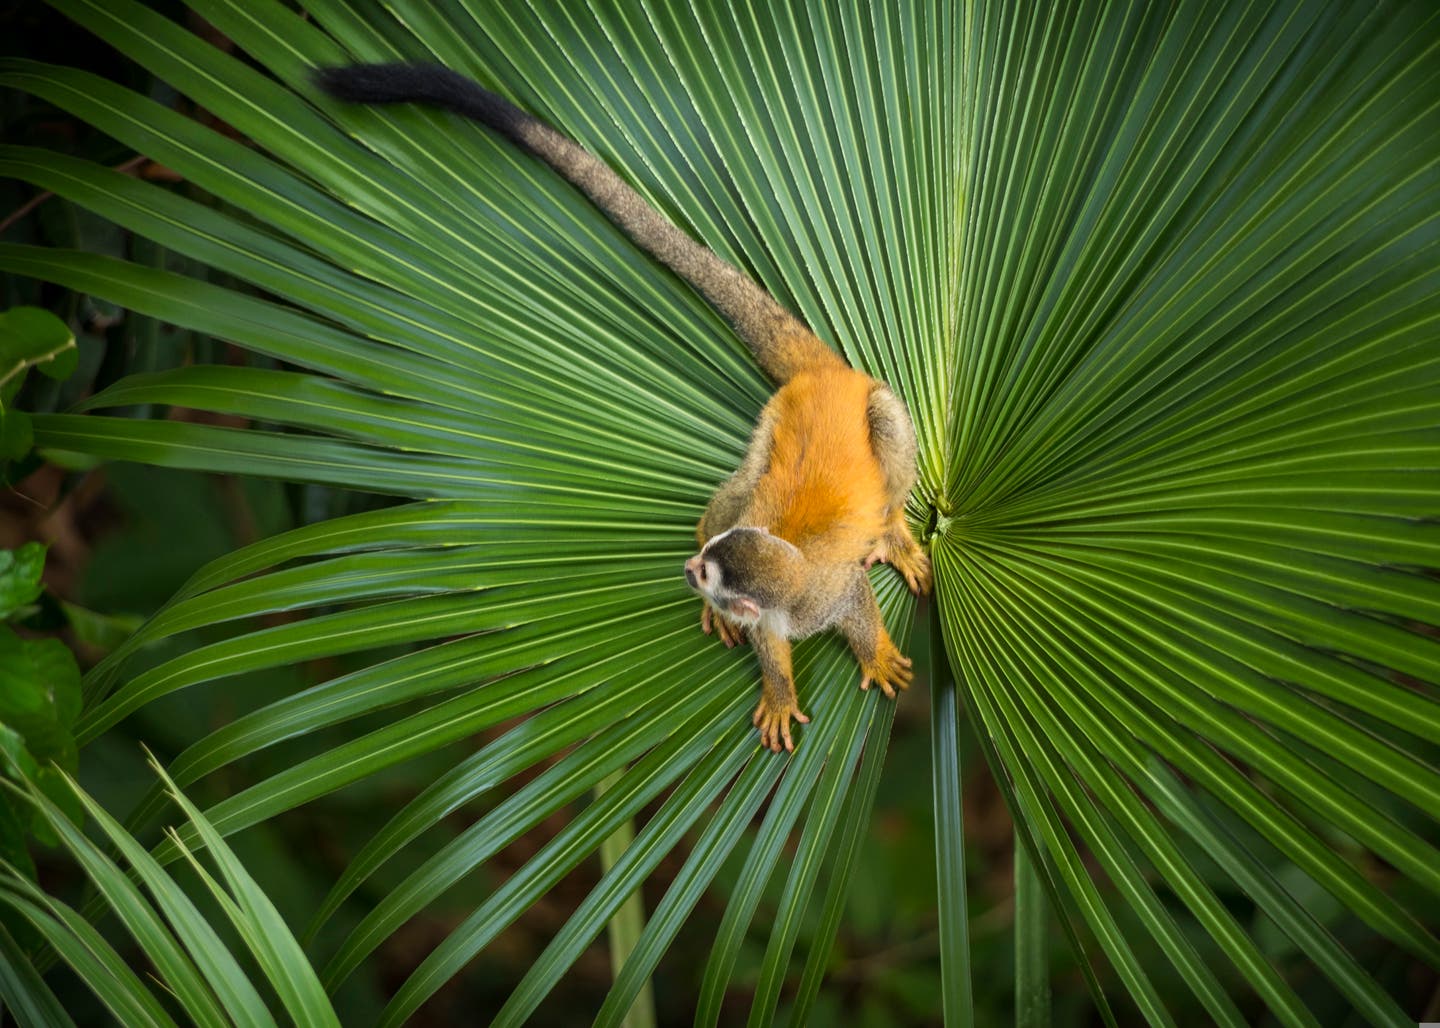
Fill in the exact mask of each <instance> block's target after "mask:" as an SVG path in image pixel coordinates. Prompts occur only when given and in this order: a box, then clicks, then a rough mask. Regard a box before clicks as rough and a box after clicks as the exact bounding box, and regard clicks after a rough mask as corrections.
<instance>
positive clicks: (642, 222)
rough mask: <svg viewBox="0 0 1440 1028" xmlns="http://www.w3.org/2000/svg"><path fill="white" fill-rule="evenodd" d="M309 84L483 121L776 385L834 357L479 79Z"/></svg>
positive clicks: (366, 77)
mask: <svg viewBox="0 0 1440 1028" xmlns="http://www.w3.org/2000/svg"><path fill="white" fill-rule="evenodd" d="M315 82H316V84H317V85H318V86H319V87H320V88H321V89H323V90H324V91H325V92H327V93H329V94H330V95H331V96H333V97H335V98H336V99H339V100H347V101H350V102H351V103H363V104H393V103H424V104H431V105H433V106H436V107H441V108H444V109H445V110H449V111H454V112H455V113H456V114H462V115H464V116H466V117H468V118H474V119H475V120H476V121H479V122H482V123H483V124H485V125H488V126H490V127H491V128H493V129H494V130H495V131H497V132H499V133H500V134H501V135H503V136H505V137H507V138H508V139H510V140H512V141H514V142H515V143H517V144H518V145H519V146H520V147H521V148H522V149H525V150H528V151H529V152H530V153H532V154H534V155H535V156H536V157H539V158H540V159H541V160H542V161H544V162H545V163H546V164H548V165H550V166H551V167H552V168H554V169H555V170H556V171H558V172H559V173H560V174H561V175H563V176H564V177H565V178H567V179H568V180H569V181H570V182H571V183H573V184H574V185H575V187H576V188H578V189H579V190H580V191H581V192H582V193H584V194H585V195H586V196H587V197H589V198H590V200H591V201H592V202H593V203H594V204H595V206H596V207H598V208H600V210H601V211H603V212H604V213H605V215H606V216H607V217H609V218H610V220H611V221H613V222H614V223H615V224H616V225H618V226H619V227H620V228H621V229H622V230H623V231H624V232H625V234H626V235H628V236H629V237H630V238H631V239H633V240H634V241H635V242H636V244H637V245H639V246H640V247H641V248H642V249H644V250H646V251H648V252H650V253H651V254H654V255H655V257H657V258H658V259H659V260H660V261H661V262H662V263H663V264H665V265H666V266H667V267H669V268H670V269H671V270H672V271H674V272H675V273H676V274H677V275H679V276H680V277H681V278H683V279H684V280H685V281H687V282H689V283H690V284H691V285H692V286H694V287H695V288H696V289H697V290H699V292H700V294H701V295H702V296H704V297H705V299H706V300H708V301H709V302H710V303H711V305H712V306H714V307H715V309H716V310H717V311H719V312H720V313H721V314H722V315H724V317H725V318H726V319H727V320H728V321H729V322H730V323H731V324H732V325H733V326H735V330H736V332H738V333H739V334H740V337H741V338H742V339H744V340H745V342H746V343H747V344H748V345H749V347H750V349H751V351H752V352H753V353H754V354H755V359H756V360H757V361H759V362H760V366H761V367H762V368H764V369H765V371H766V372H767V373H768V374H769V375H770V376H771V377H772V378H774V379H775V380H776V381H777V382H782V383H783V382H786V381H788V380H789V379H790V378H791V377H792V376H794V375H795V374H796V373H797V372H799V371H802V370H804V369H805V368H809V367H815V366H826V365H828V366H835V365H838V364H842V362H841V360H840V358H839V356H837V355H836V353H835V352H834V351H833V350H831V349H830V348H829V347H827V346H826V345H825V344H824V343H822V342H821V341H820V340H819V339H818V338H816V337H815V335H814V333H812V332H811V331H810V330H809V329H807V328H806V327H805V326H804V325H803V324H801V323H800V321H799V320H798V319H797V318H795V316H794V315H792V314H791V313H790V312H789V311H787V310H786V309H785V308H784V307H782V306H780V304H779V303H777V302H776V301H775V299H774V298H773V297H772V296H771V295H770V294H769V293H767V292H766V291H765V290H764V289H762V288H761V287H760V285H759V284H758V283H756V282H755V281H754V280H753V279H751V278H750V277H749V276H748V275H746V274H744V273H743V272H741V271H740V270H738V269H737V268H735V267H734V266H732V265H730V264H728V263H726V262H725V261H723V260H721V259H720V258H719V257H717V256H716V255H715V254H714V253H713V252H711V251H710V250H709V249H707V248H706V247H704V246H702V245H700V244H699V243H697V242H696V241H695V240H694V239H691V238H690V236H688V235H686V234H685V232H684V231H683V230H681V229H680V228H679V227H677V226H676V225H675V224H674V223H673V222H671V221H670V220H669V219H668V218H666V217H665V215H663V214H661V213H660V212H659V211H657V210H656V209H655V208H654V207H652V206H650V204H649V203H647V202H646V201H645V198H644V197H642V196H641V195H640V194H639V193H637V192H635V190H634V189H632V188H631V187H630V186H629V185H627V184H626V183H625V181H624V180H623V179H622V178H621V177H620V176H619V175H617V174H615V172H614V171H613V170H612V169H611V168H610V166H609V165H607V164H606V163H605V162H604V161H602V160H600V159H599V158H597V157H595V156H594V155H593V154H591V153H590V152H589V151H588V150H586V149H584V148H583V147H582V146H580V144H579V143H577V142H575V141H574V140H573V139H570V138H569V137H568V136H564V135H562V134H561V133H559V132H557V131H556V130H555V129H553V128H551V127H550V126H549V125H547V124H545V123H544V122H543V121H541V120H540V119H539V118H536V117H534V116H533V115H530V114H526V113H525V112H524V111H522V110H521V109H520V108H518V107H516V106H515V105H514V104H512V103H510V101H508V100H506V99H504V98H503V97H500V96H497V95H496V94H494V93H492V92H490V91H489V90H488V89H485V88H484V87H482V86H481V85H480V84H479V83H477V82H474V81H472V80H471V79H468V78H466V77H465V76H464V75H461V74H459V73H458V72H455V71H451V70H450V69H449V68H445V67H442V66H440V65H436V64H403V63H402V64H357V65H352V66H349V67H338V68H320V69H317V70H316V73H315Z"/></svg>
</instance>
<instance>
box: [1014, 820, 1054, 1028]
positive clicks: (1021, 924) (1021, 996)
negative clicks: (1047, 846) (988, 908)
mask: <svg viewBox="0 0 1440 1028" xmlns="http://www.w3.org/2000/svg"><path fill="white" fill-rule="evenodd" d="M1014 876H1015V1025H1016V1028H1045V1026H1046V1025H1048V1024H1049V1023H1050V938H1049V923H1050V919H1049V916H1048V915H1049V910H1048V907H1047V906H1046V902H1045V889H1044V886H1043V885H1041V883H1040V875H1039V873H1038V872H1037V871H1036V869H1035V865H1034V864H1033V863H1031V861H1030V851H1029V850H1027V849H1026V848H1025V842H1024V840H1023V839H1021V838H1020V835H1019V833H1018V832H1017V833H1016V835H1015V870H1014Z"/></svg>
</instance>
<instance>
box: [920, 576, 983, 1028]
mask: <svg viewBox="0 0 1440 1028" xmlns="http://www.w3.org/2000/svg"><path fill="white" fill-rule="evenodd" d="M930 697H931V700H930V702H931V722H930V724H931V728H930V732H931V735H930V742H931V752H932V754H933V760H934V763H933V767H934V790H935V796H934V798H935V874H936V891H937V900H938V904H937V905H938V907H939V910H940V987H941V994H942V996H943V1002H944V1011H945V1023H946V1024H947V1025H955V1026H958V1028H966V1026H969V1025H973V1024H974V1023H975V990H974V988H973V986H972V984H971V974H970V913H969V900H968V897H967V896H966V893H965V828H964V821H963V818H962V814H961V809H960V748H959V733H958V729H959V720H958V717H959V715H958V711H957V709H956V702H955V676H954V674H953V673H952V671H951V668H950V664H949V662H948V661H947V659H946V656H945V641H944V638H943V637H942V636H941V634H940V607H939V603H938V602H936V600H935V599H934V598H932V600H931V603H930Z"/></svg>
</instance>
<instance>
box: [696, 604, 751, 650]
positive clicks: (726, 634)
mask: <svg viewBox="0 0 1440 1028" xmlns="http://www.w3.org/2000/svg"><path fill="white" fill-rule="evenodd" d="M700 630H701V631H702V632H704V633H705V634H706V635H710V634H711V633H712V632H714V633H715V634H717V635H719V636H720V641H721V642H723V643H724V644H725V645H726V646H728V647H730V648H732V649H733V648H734V647H735V646H738V645H739V644H740V643H743V642H744V641H745V629H743V628H741V627H740V626H739V625H737V624H733V623H732V622H730V621H727V620H726V619H725V616H724V615H722V614H720V613H719V612H718V611H716V610H715V608H714V607H712V606H710V603H709V601H708V600H707V601H706V603H705V608H704V609H703V610H702V611H701V612H700Z"/></svg>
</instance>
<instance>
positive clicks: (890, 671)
mask: <svg viewBox="0 0 1440 1028" xmlns="http://www.w3.org/2000/svg"><path fill="white" fill-rule="evenodd" d="M840 631H842V632H844V633H845V638H846V639H847V640H849V643H850V650H851V652H853V653H854V654H855V659H856V660H857V661H858V662H859V664H860V675H861V677H860V688H861V689H869V688H870V683H871V682H874V683H875V684H876V685H878V686H880V688H881V689H882V690H883V691H884V693H885V695H886V696H888V697H890V699H892V700H893V699H894V698H895V690H896V689H908V688H910V680H911V678H912V677H914V674H913V672H912V671H911V670H910V658H909V657H907V656H905V655H904V654H903V653H901V652H900V650H899V649H898V648H897V647H896V645H895V643H894V642H893V641H891V639H890V633H888V632H886V631H885V622H884V621H883V620H882V619H881V617H880V605H879V604H878V603H876V602H875V591H874V590H873V589H871V588H870V579H868V578H866V577H865V576H864V575H863V574H857V575H856V576H855V583H854V585H852V586H851V588H850V595H849V598H848V601H847V603H846V607H845V613H844V614H843V615H841V618H840Z"/></svg>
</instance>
